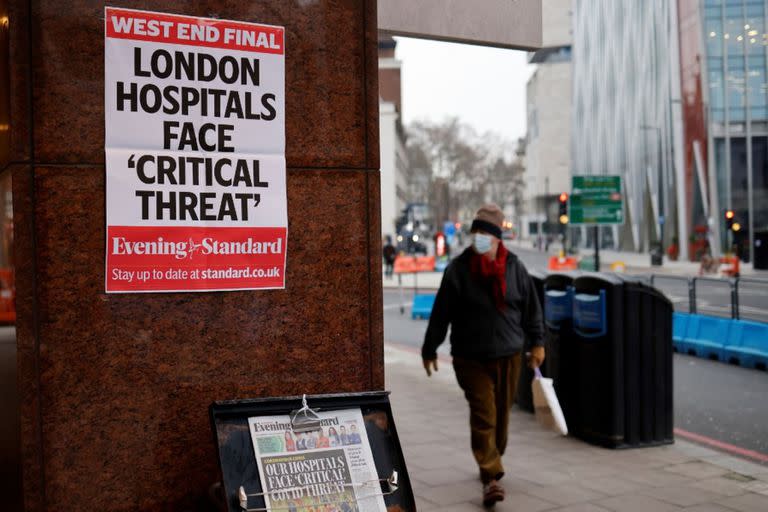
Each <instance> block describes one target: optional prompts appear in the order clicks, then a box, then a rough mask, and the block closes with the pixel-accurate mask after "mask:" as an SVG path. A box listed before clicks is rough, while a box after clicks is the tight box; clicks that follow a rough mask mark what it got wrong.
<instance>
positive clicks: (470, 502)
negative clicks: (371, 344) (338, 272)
mask: <svg viewBox="0 0 768 512" xmlns="http://www.w3.org/2000/svg"><path fill="white" fill-rule="evenodd" d="M385 362H386V383H387V389H389V390H391V391H392V395H391V402H392V409H393V413H394V415H395V421H396V422H397V427H398V433H399V435H400V438H401V443H402V447H403V452H404V455H405V459H406V464H407V466H408V473H409V475H410V476H411V480H412V484H413V491H414V494H415V496H416V504H417V507H418V510H420V511H421V510H427V511H429V510H440V511H448V512H463V511H467V512H472V511H478V510H483V508H482V503H481V497H482V485H481V482H480V479H479V474H478V470H477V466H476V465H475V462H474V459H473V457H472V453H471V450H470V442H469V421H468V418H469V408H468V406H467V404H466V401H465V400H464V397H463V394H462V392H461V390H460V389H459V387H458V384H457V383H456V379H455V376H454V374H453V369H452V368H451V366H450V364H444V365H441V369H440V371H439V372H438V373H437V374H434V375H433V377H431V378H427V376H426V374H425V373H424V370H423V368H422V365H421V360H420V357H419V355H418V354H417V353H413V352H412V351H408V350H406V349H403V348H402V347H398V346H395V345H385ZM503 462H504V466H505V471H506V475H505V477H504V478H503V479H502V481H501V483H502V485H503V486H504V488H505V490H506V492H507V497H506V499H505V500H504V501H503V502H500V503H499V504H497V505H496V507H495V510H497V511H500V512H504V511H515V512H524V511H531V512H538V511H559V512H591V511H594V512H605V511H621V512H634V511H637V512H651V511H652V512H666V511H675V510H688V511H693V512H723V511H730V512H733V511H743V512H751V511H758V510H759V511H760V512H766V511H768V467H766V466H760V465H757V464H753V463H751V462H749V461H745V460H742V459H738V458H735V457H731V456H730V455H724V454H722V453H720V452H716V451H714V450H712V449H710V448H707V447H702V446H698V445H695V444H693V443H690V442H688V441H678V442H676V443H675V444H674V445H667V446H661V447H653V448H641V449H630V450H609V449H604V448H600V447H595V446H591V445H588V444H586V443H584V442H582V441H580V440H578V439H575V438H572V437H563V436H560V435H558V434H556V433H554V432H551V431H548V430H545V429H544V428H543V427H541V426H540V425H539V424H538V423H537V422H536V420H535V418H534V416H533V415H531V414H528V413H526V412H523V411H520V410H518V409H517V408H513V410H512V412H511V417H510V432H509V444H508V447H507V451H506V453H505V455H504V457H503Z"/></svg>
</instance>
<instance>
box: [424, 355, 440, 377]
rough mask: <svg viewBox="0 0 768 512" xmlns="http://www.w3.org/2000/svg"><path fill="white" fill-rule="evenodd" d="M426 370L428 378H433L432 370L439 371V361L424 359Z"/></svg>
mask: <svg viewBox="0 0 768 512" xmlns="http://www.w3.org/2000/svg"><path fill="white" fill-rule="evenodd" d="M421 362H422V363H423V364H424V369H425V370H426V371H427V377H431V376H432V370H433V369H434V370H435V371H437V359H422V361H421Z"/></svg>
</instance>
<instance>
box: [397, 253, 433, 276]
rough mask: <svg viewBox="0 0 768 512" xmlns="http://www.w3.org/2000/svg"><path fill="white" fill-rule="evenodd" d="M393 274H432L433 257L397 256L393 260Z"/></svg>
mask: <svg viewBox="0 0 768 512" xmlns="http://www.w3.org/2000/svg"><path fill="white" fill-rule="evenodd" d="M394 270H395V274H412V273H414V272H434V270H435V257H434V256H398V257H397V258H395V268H394Z"/></svg>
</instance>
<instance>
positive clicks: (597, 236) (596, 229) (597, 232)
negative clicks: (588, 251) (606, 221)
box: [592, 224, 600, 272]
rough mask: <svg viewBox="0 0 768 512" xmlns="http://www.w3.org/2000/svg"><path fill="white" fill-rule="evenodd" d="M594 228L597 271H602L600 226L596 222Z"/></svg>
mask: <svg viewBox="0 0 768 512" xmlns="http://www.w3.org/2000/svg"><path fill="white" fill-rule="evenodd" d="M592 228H593V229H594V232H593V235H594V239H595V272H600V226H598V225H597V224H595V225H594V226H593V227H592Z"/></svg>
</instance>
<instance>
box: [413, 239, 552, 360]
mask: <svg viewBox="0 0 768 512" xmlns="http://www.w3.org/2000/svg"><path fill="white" fill-rule="evenodd" d="M472 253H473V249H472V248H471V247H469V248H467V249H466V250H465V251H464V252H463V253H461V255H459V256H458V257H457V258H456V259H454V260H453V261H452V262H451V264H450V265H448V268H447V269H446V270H445V274H444V275H443V280H442V282H441V283H440V290H438V292H437V297H436V298H435V305H434V306H433V308H432V314H431V316H430V317H429V327H427V334H426V336H425V337H424V346H423V347H422V349H421V355H422V357H423V358H424V359H435V358H436V357H437V355H436V351H437V347H438V346H439V345H440V344H441V343H442V342H443V340H445V335H446V332H447V330H448V325H449V324H450V326H451V355H453V356H455V357H461V358H464V359H474V360H487V359H496V358H500V357H507V356H511V355H514V354H516V353H518V352H520V351H521V350H523V349H524V348H526V349H527V348H530V347H532V346H542V345H544V324H543V322H542V314H541V305H540V304H539V299H538V297H537V295H536V290H535V289H534V287H533V283H532V282H531V277H530V275H528V271H527V270H526V269H525V267H524V266H523V263H522V262H521V261H520V260H519V259H518V258H517V256H515V255H514V254H512V253H511V252H510V253H509V254H508V256H507V271H506V278H507V293H506V307H505V308H504V309H503V311H500V310H499V309H498V308H497V307H496V305H495V304H494V302H493V297H492V295H491V290H490V287H489V286H488V285H487V284H484V283H482V282H480V281H479V280H478V278H476V277H474V276H473V275H472V274H471V273H470V270H469V264H470V259H471V258H472Z"/></svg>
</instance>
